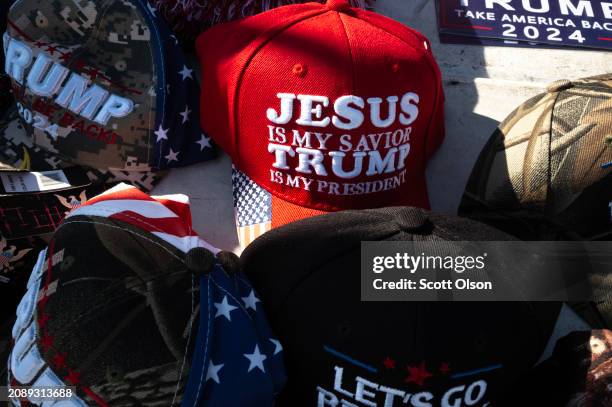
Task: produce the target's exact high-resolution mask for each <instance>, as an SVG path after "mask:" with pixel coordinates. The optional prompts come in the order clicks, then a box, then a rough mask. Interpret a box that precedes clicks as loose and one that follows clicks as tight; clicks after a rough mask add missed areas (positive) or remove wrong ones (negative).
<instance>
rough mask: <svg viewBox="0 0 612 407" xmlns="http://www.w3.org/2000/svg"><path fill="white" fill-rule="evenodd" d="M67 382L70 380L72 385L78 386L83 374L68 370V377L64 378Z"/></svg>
mask: <svg viewBox="0 0 612 407" xmlns="http://www.w3.org/2000/svg"><path fill="white" fill-rule="evenodd" d="M64 379H65V380H68V381H69V382H70V383H72V384H74V385H77V384H79V382H80V381H81V374H80V373H78V372H75V371H74V370H72V369H68V376H66V377H64Z"/></svg>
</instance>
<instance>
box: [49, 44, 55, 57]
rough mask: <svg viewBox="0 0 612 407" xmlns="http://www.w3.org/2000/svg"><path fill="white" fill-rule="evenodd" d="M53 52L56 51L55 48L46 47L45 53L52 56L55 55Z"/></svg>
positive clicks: (51, 46)
mask: <svg viewBox="0 0 612 407" xmlns="http://www.w3.org/2000/svg"><path fill="white" fill-rule="evenodd" d="M55 51H57V48H55V47H54V46H53V45H49V46H48V47H47V52H48V53H49V54H51V55H54V54H55Z"/></svg>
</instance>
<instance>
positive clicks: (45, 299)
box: [38, 295, 49, 309]
mask: <svg viewBox="0 0 612 407" xmlns="http://www.w3.org/2000/svg"><path fill="white" fill-rule="evenodd" d="M47 302H49V296H48V295H45V296H44V297H42V298H41V299H40V300H39V301H38V306H39V307H40V308H42V309H44V308H45V307H46V306H47Z"/></svg>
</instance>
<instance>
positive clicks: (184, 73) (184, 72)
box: [179, 65, 193, 80]
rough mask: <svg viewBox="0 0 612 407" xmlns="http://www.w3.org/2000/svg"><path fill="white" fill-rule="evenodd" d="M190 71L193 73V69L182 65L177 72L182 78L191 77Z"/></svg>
mask: <svg viewBox="0 0 612 407" xmlns="http://www.w3.org/2000/svg"><path fill="white" fill-rule="evenodd" d="M192 73H193V69H189V68H187V65H183V70H182V71H179V74H180V75H181V76H182V77H183V80H185V79H187V78H189V79H193V76H191V74H192Z"/></svg>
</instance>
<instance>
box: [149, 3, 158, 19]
mask: <svg viewBox="0 0 612 407" xmlns="http://www.w3.org/2000/svg"><path fill="white" fill-rule="evenodd" d="M147 7H148V8H149V11H150V12H151V14H153V15H154V16H157V15H156V14H155V13H156V12H157V9H156V8H155V7H153V6H152V5H151V4H150V3H147Z"/></svg>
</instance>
